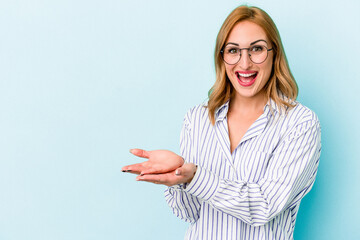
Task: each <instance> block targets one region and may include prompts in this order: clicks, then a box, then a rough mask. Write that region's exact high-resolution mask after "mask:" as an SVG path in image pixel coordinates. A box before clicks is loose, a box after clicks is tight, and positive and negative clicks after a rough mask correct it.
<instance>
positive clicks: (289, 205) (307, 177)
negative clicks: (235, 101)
mask: <svg viewBox="0 0 360 240" xmlns="http://www.w3.org/2000/svg"><path fill="white" fill-rule="evenodd" d="M270 106H271V108H272V109H273V111H271V110H270ZM228 107H229V102H227V103H225V104H224V105H223V106H221V107H220V108H219V109H218V110H217V111H216V114H215V125H214V126H213V125H211V123H210V120H209V116H208V109H207V108H205V107H204V105H199V106H196V107H194V108H192V109H191V110H190V111H189V112H188V113H187V114H186V116H185V119H184V125H183V129H182V132H181V141H180V147H181V155H182V156H183V158H184V159H185V161H186V162H191V163H194V164H196V165H198V168H197V172H196V174H195V176H194V178H193V180H192V181H191V183H189V184H187V185H186V186H183V185H175V186H172V187H169V188H167V189H166V190H165V197H166V201H167V202H168V204H169V205H170V207H171V208H172V210H173V212H174V214H175V215H176V216H178V217H179V218H181V219H183V220H185V221H187V222H190V223H191V225H190V226H189V229H188V231H187V233H186V235H185V239H200V240H205V239H221V240H224V239H226V240H227V239H243V240H245V239H246V240H248V239H256V240H259V239H274V240H275V239H276V240H279V239H286V240H288V239H293V232H294V226H295V220H296V216H297V213H298V210H299V206H300V201H301V199H302V198H303V197H304V196H305V194H306V193H308V192H309V191H310V189H311V187H312V185H313V183H314V180H315V176H316V172H317V168H318V164H319V157H320V151H321V143H320V124H319V120H318V118H317V116H316V115H315V113H314V112H312V111H311V110H310V109H308V108H306V107H304V106H303V105H301V104H300V103H297V105H296V106H295V107H294V108H292V109H290V110H288V111H287V113H285V111H281V109H280V108H279V107H278V106H277V105H276V104H275V102H274V101H273V100H271V99H270V100H269V102H268V104H266V106H265V107H264V113H263V114H262V115H261V116H260V117H259V118H258V119H257V120H256V121H255V122H254V123H253V124H252V125H251V127H250V128H249V129H248V130H247V132H246V133H245V135H244V136H243V138H242V139H241V141H240V143H239V145H238V146H237V148H236V149H235V150H234V151H233V153H232V154H231V152H230V140H229V134H228V126H227V111H228Z"/></svg>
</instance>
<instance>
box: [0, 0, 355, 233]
mask: <svg viewBox="0 0 360 240" xmlns="http://www.w3.org/2000/svg"><path fill="white" fill-rule="evenodd" d="M243 3H248V4H250V5H256V6H259V7H261V8H263V9H264V10H266V11H267V12H268V13H269V14H270V16H272V18H273V20H274V21H275V23H276V24H277V26H278V29H279V31H280V34H281V37H282V40H283V44H284V47H285V51H286V53H287V57H288V59H289V63H290V66H291V69H292V71H293V74H294V76H295V78H296V80H297V82H298V85H299V88H300V94H299V98H298V99H299V101H301V102H302V103H303V104H304V105H307V106H308V107H310V108H311V109H313V110H314V111H315V112H316V113H317V114H318V116H319V117H320V120H321V124H322V145H323V151H322V155H321V162H320V168H319V172H318V177H317V180H316V183H315V185H314V188H313V190H312V191H311V192H310V194H308V195H307V196H306V197H305V199H304V200H303V202H302V205H301V208H300V213H299V216H298V219H297V223H296V228H295V239H296V240H308V239H317V240H319V239H320V240H322V239H326V240H332V239H360V233H359V230H358V224H359V216H360V210H359V199H360V191H359V183H360V174H359V168H360V161H359V160H360V158H359V155H360V150H359V149H360V148H359V140H358V139H359V138H358V136H359V134H360V131H359V125H358V121H359V111H358V109H357V107H358V102H359V100H360V99H359V96H358V95H357V94H358V93H359V90H360V89H359V86H360V85H359V80H360V77H359V56H360V47H359V46H360V45H359V37H360V17H359V16H360V15H359V10H360V3H359V1H357V0H344V1H333V2H332V1H306V0H301V1H300V0H296V1H286V0H272V1H249V2H241V1H209V0H206V1H205V0H197V1H193V0H185V1H170V0H163V1H161V0H153V1H146V0H137V1H134V0H121V1H118V0H102V1H100V0H97V1H95V0H87V1H85V0H61V1H60V0H59V1H47V0H28V1H26V0H11V1H10V0H1V1H0V239H1V240H15V239H16V240H18V239H27V240H32V239H36V240H41V239H44V240H45V239H46V240H48V239H53V240H58V239H59V240H60V239H69V240H72V239H74V240H75V239H76V240H78V239H89V240H92V239H106V240H112V239H182V238H183V236H184V233H185V230H186V228H187V224H186V223H183V222H182V221H181V220H179V219H177V218H176V217H175V216H173V215H172V213H171V210H170V209H169V207H168V206H167V204H166V203H165V200H164V198H163V190H164V187H163V186H157V185H151V184H148V183H139V182H136V181H134V178H135V176H134V175H130V174H124V173H122V172H121V171H120V169H121V167H122V166H124V165H127V164H131V163H134V162H137V161H139V159H136V158H135V157H132V156H131V155H130V154H129V153H128V150H129V149H130V148H133V147H141V148H145V149H169V150H172V151H175V152H177V153H178V152H179V147H178V140H179V133H180V129H181V125H182V120H183V116H184V114H185V113H186V111H187V110H188V109H189V108H190V107H192V106H193V105H196V104H199V103H201V102H204V101H206V98H207V92H208V90H209V89H210V87H211V86H212V84H213V82H214V80H215V73H214V64H213V51H214V45H215V38H216V35H217V32H218V30H219V29H220V26H221V24H222V22H223V21H224V20H225V18H226V16H227V15H228V14H229V13H230V11H231V10H232V9H234V8H235V7H237V6H238V5H240V4H243Z"/></svg>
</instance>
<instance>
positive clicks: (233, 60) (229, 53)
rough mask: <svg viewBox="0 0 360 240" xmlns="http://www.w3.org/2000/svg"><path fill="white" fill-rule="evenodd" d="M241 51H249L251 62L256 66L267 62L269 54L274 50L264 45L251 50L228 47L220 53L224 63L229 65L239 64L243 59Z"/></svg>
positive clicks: (254, 46) (253, 47)
mask: <svg viewBox="0 0 360 240" xmlns="http://www.w3.org/2000/svg"><path fill="white" fill-rule="evenodd" d="M241 50H247V51H248V54H249V58H250V60H251V61H252V62H253V63H255V64H260V63H263V62H265V60H266V59H267V57H268V52H269V51H272V50H273V48H271V49H268V48H267V47H265V46H264V45H253V46H251V47H249V48H238V47H235V46H226V47H225V48H223V49H222V50H221V51H220V52H221V55H222V57H223V60H224V62H226V63H227V64H229V65H234V64H237V63H238V62H239V61H240V58H241Z"/></svg>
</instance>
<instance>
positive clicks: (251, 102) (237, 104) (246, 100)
mask: <svg viewBox="0 0 360 240" xmlns="http://www.w3.org/2000/svg"><path fill="white" fill-rule="evenodd" d="M267 101H268V99H267V97H266V94H265V92H259V93H258V94H256V95H255V96H253V97H244V96H240V95H239V94H235V96H234V97H232V98H231V100H230V108H229V111H232V112H238V113H243V114H248V113H253V112H263V110H264V106H265V105H266V103H267Z"/></svg>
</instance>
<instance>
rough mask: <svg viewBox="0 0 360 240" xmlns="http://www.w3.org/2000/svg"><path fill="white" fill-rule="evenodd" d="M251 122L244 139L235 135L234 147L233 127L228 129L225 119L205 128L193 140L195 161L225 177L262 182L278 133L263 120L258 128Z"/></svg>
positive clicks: (245, 131) (245, 129) (246, 128)
mask: <svg viewBox="0 0 360 240" xmlns="http://www.w3.org/2000/svg"><path fill="white" fill-rule="evenodd" d="M249 124H250V125H251V126H252V127H250V128H249V127H243V128H242V129H243V131H244V133H243V135H242V137H241V138H239V137H238V136H235V137H236V138H234V139H235V140H236V141H237V143H236V145H237V146H235V147H234V149H232V147H231V141H232V139H231V131H232V130H231V129H230V131H229V129H228V126H227V122H226V121H224V122H223V123H221V124H220V125H216V126H214V127H210V128H209V129H207V130H206V131H202V133H204V134H200V136H197V138H195V139H194V140H195V141H194V147H195V148H194V149H195V151H193V153H192V154H193V159H194V161H196V163H197V164H200V165H201V166H203V167H205V168H206V169H208V170H210V171H211V172H213V173H215V174H216V175H218V176H220V177H222V178H224V179H230V180H239V181H247V182H257V181H259V180H260V179H261V178H263V176H264V174H265V172H266V170H267V166H268V164H269V161H270V160H271V156H272V152H273V151H274V149H275V147H276V144H277V139H279V136H278V133H276V131H271V130H267V129H266V128H265V127H264V126H265V125H262V123H261V122H258V123H257V124H255V127H254V124H251V123H249ZM264 124H265V123H264ZM232 129H233V130H234V131H235V129H236V128H232ZM239 142H240V143H239Z"/></svg>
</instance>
